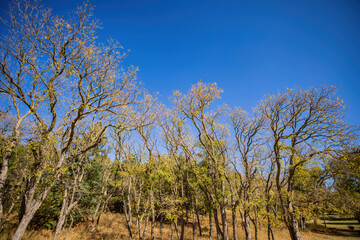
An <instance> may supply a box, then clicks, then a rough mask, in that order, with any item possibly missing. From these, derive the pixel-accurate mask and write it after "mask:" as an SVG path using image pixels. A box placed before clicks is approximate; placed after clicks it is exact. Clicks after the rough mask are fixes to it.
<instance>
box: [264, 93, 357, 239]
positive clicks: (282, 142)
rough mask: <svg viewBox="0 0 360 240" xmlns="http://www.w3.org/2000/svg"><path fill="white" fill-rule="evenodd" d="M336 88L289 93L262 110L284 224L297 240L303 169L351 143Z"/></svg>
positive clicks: (278, 97) (271, 98) (266, 102)
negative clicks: (298, 195)
mask: <svg viewBox="0 0 360 240" xmlns="http://www.w3.org/2000/svg"><path fill="white" fill-rule="evenodd" d="M335 92H336V90H335V88H333V87H331V88H327V87H323V88H321V89H315V88H314V89H311V90H309V91H302V90H288V91H287V92H286V93H284V94H278V95H275V96H271V97H269V98H267V99H265V100H264V101H263V102H262V103H261V105H260V109H261V112H262V114H263V115H264V117H265V119H266V125H267V128H268V129H269V131H270V134H271V145H272V154H273V157H274V159H275V163H276V164H275V172H276V175H275V178H276V188H277V194H278V196H279V200H280V205H281V210H282V214H283V216H284V217H283V218H284V222H285V224H286V226H287V228H288V230H289V233H290V237H291V239H293V240H300V239H301V234H300V231H299V224H298V217H299V212H297V210H296V206H294V197H295V196H294V184H295V182H296V178H297V177H298V176H297V175H298V172H299V169H300V168H301V167H302V166H303V165H304V164H306V163H309V162H310V161H316V160H321V159H322V158H326V156H329V155H331V154H334V153H335V151H337V150H339V149H340V148H341V146H342V145H343V144H344V143H346V141H347V140H349V139H350V137H349V136H351V135H350V130H349V127H347V125H346V123H345V122H344V120H343V105H342V101H341V100H340V99H339V98H338V97H336V95H335Z"/></svg>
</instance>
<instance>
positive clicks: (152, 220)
mask: <svg viewBox="0 0 360 240" xmlns="http://www.w3.org/2000/svg"><path fill="white" fill-rule="evenodd" d="M150 197H151V203H150V204H151V240H154V229H155V202H154V192H153V190H151V192H150Z"/></svg>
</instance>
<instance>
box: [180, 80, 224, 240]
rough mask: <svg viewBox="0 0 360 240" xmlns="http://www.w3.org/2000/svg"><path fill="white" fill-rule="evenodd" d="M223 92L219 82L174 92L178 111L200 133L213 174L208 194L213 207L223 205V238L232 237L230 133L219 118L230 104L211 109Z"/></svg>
mask: <svg viewBox="0 0 360 240" xmlns="http://www.w3.org/2000/svg"><path fill="white" fill-rule="evenodd" d="M221 92H222V90H221V89H219V88H218V87H217V85H216V83H213V84H205V83H202V82H199V83H197V84H195V85H193V86H192V88H191V90H190V91H189V93H188V94H182V93H180V92H175V93H174V100H173V101H174V104H175V111H177V112H179V114H180V116H182V117H184V118H186V119H188V120H189V121H190V122H191V124H192V126H193V127H194V128H195V131H196V133H197V136H198V137H197V140H198V141H199V144H200V146H201V148H202V149H203V150H204V153H205V154H204V157H205V159H206V161H207V166H208V174H209V176H210V177H211V186H205V187H206V188H207V190H205V189H204V190H205V191H206V193H207V194H206V195H207V198H208V200H209V202H211V204H212V205H213V208H214V209H213V210H214V211H217V207H215V206H219V208H220V214H221V220H222V228H220V225H219V223H218V221H217V213H216V212H215V214H214V217H215V223H216V226H217V233H218V235H219V236H221V237H222V239H226V240H227V239H228V238H229V235H228V223H227V216H226V198H227V196H226V191H225V181H226V179H225V171H226V166H227V160H228V157H227V145H226V144H227V135H228V130H227V128H226V127H225V125H224V124H220V123H219V122H218V121H219V118H221V117H222V116H223V114H224V113H225V110H226V107H224V106H223V107H219V108H218V109H216V110H213V111H207V110H206V109H207V108H209V105H210V103H211V102H213V101H214V100H215V99H217V98H219V97H220V93H221Z"/></svg>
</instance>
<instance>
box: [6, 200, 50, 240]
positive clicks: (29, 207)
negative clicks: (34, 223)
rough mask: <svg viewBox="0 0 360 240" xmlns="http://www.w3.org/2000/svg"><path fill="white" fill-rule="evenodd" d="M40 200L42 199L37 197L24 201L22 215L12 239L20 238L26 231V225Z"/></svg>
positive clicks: (18, 239) (38, 205)
mask: <svg viewBox="0 0 360 240" xmlns="http://www.w3.org/2000/svg"><path fill="white" fill-rule="evenodd" d="M42 202H43V200H42V199H40V200H38V199H37V200H33V201H29V202H27V203H26V207H25V212H24V215H23V216H22V218H21V221H20V223H19V225H18V227H17V229H16V231H15V234H14V236H13V237H12V240H20V239H21V238H22V236H23V235H24V233H25V231H26V227H27V226H28V225H29V223H30V221H31V219H32V218H33V217H34V215H35V213H36V211H37V210H38V209H39V207H40V205H41V204H42Z"/></svg>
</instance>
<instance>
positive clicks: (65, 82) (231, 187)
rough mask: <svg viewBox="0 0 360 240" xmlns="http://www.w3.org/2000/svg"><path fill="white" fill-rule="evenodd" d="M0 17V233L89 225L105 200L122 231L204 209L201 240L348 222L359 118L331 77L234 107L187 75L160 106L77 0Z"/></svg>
mask: <svg viewBox="0 0 360 240" xmlns="http://www.w3.org/2000/svg"><path fill="white" fill-rule="evenodd" d="M6 20H7V21H6V27H7V31H6V33H5V34H3V36H2V38H1V43H0V48H1V51H0V71H1V74H0V93H1V95H0V96H1V100H0V101H1V106H0V107H1V108H0V149H1V153H0V154H1V165H0V167H1V173H0V234H5V233H6V232H9V231H12V232H11V236H10V238H11V239H13V240H19V239H23V236H24V234H25V232H26V231H27V230H30V229H44V228H45V229H50V230H51V231H52V238H53V239H60V237H59V236H60V235H61V233H64V232H68V233H69V231H71V229H72V228H73V227H74V226H76V225H77V224H80V223H83V222H86V223H87V231H89V232H93V231H96V229H97V228H98V227H99V225H100V224H101V217H102V216H104V214H105V213H107V212H112V213H119V214H121V215H119V216H121V217H122V218H123V225H124V227H125V228H124V229H126V231H127V233H126V234H127V237H126V238H124V239H159V238H161V239H170V238H171V239H179V240H182V239H185V235H186V234H188V233H189V231H191V233H190V235H191V237H192V239H196V238H197V237H198V236H199V235H200V236H202V235H204V234H205V233H204V232H205V227H204V225H202V223H203V222H204V221H200V219H202V220H203V219H206V222H207V223H206V224H207V225H206V231H207V233H206V234H207V235H206V239H224V240H228V239H234V240H237V239H240V238H239V233H238V231H239V230H241V231H242V233H241V239H246V240H250V239H256V240H257V239H261V238H260V237H259V232H260V231H263V232H264V231H265V232H266V234H265V235H262V236H266V238H267V239H269V240H275V239H276V234H274V231H276V229H278V228H284V229H286V231H287V234H288V235H287V237H288V238H287V239H292V240H300V239H302V233H303V232H304V231H305V230H306V226H307V224H308V223H309V222H314V223H317V222H319V221H320V220H319V218H320V217H322V216H324V215H328V214H338V215H344V216H345V215H346V216H353V217H354V218H357V219H358V220H359V221H360V207H359V206H360V147H359V142H358V138H357V137H358V134H359V127H358V126H351V125H350V124H348V123H347V122H346V121H345V105H344V103H343V101H342V100H341V99H340V98H339V97H338V96H337V90H336V88H335V87H333V86H323V87H320V88H314V87H312V88H309V89H306V90H304V89H280V91H279V93H278V94H275V95H269V96H265V97H264V98H263V99H262V100H261V99H259V103H258V104H257V105H256V106H254V107H253V108H252V111H251V112H245V111H244V110H243V109H242V108H241V103H239V105H240V107H230V106H228V105H226V104H222V103H221V101H220V98H221V96H222V94H223V91H222V89H221V88H220V86H218V85H217V84H216V83H207V82H203V81H199V82H198V83H196V84H194V85H192V86H189V90H188V91H187V92H180V91H175V92H174V93H173V94H172V97H171V100H170V104H168V106H166V105H165V104H163V103H162V102H161V101H160V100H159V99H158V97H157V94H153V93H149V92H148V91H147V90H146V89H145V87H144V86H143V85H141V83H140V82H139V81H138V80H137V77H136V75H137V72H138V69H137V67H134V66H126V65H125V64H124V60H125V58H126V56H127V55H128V54H130V53H129V51H127V50H125V49H124V48H123V47H122V46H121V45H119V43H118V42H116V41H114V40H109V41H107V42H99V41H98V36H97V30H98V29H99V28H100V23H99V21H98V20H97V19H96V18H94V16H93V9H92V6H91V5H90V4H88V3H85V4H83V5H82V6H80V7H78V8H77V9H76V11H75V12H74V13H72V14H70V15H69V17H67V18H64V17H59V16H56V15H55V16H54V15H53V14H52V11H51V9H47V8H44V7H42V6H40V5H39V3H38V2H37V1H27V0H24V1H22V0H19V1H14V2H13V3H12V4H11V6H10V12H9V16H8V19H6ZM14 221H15V224H14ZM189 226H190V227H191V228H188V227H189ZM156 227H157V228H159V232H158V231H155V228H156ZM164 228H171V235H170V236H169V235H163V229H164ZM189 229H191V230H189ZM202 231H203V233H202ZM155 232H156V233H155ZM190 235H189V234H188V235H187V236H190ZM61 236H63V235H61ZM66 236H67V235H66ZM66 236H65V238H66Z"/></svg>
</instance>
